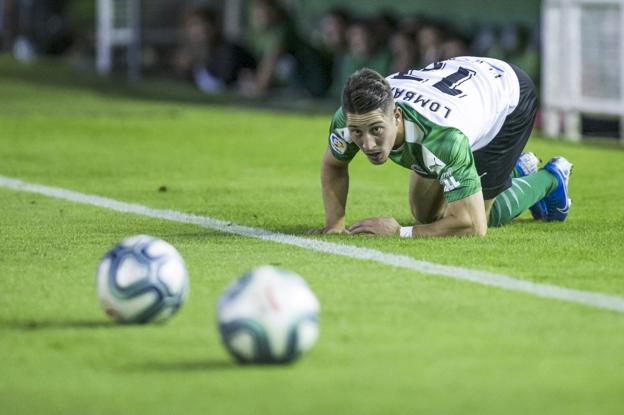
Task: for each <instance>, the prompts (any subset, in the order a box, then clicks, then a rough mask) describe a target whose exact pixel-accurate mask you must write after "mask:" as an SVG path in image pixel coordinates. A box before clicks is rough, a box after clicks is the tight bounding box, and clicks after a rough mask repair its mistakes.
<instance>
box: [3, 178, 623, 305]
mask: <svg viewBox="0 0 624 415" xmlns="http://www.w3.org/2000/svg"><path fill="white" fill-rule="evenodd" d="M0 186H1V187H5V188H8V189H13V190H18V191H23V192H30V193H38V194H41V195H45V196H49V197H55V198H58V199H64V200H69V201H72V202H77V203H84V204H87V205H92V206H98V207H101V208H106V209H111V210H115V211H117V212H124V213H134V214H136V215H142V216H148V217H152V218H157V219H165V220H170V221H173V222H180V223H186V224H193V225H198V226H201V227H204V228H209V229H214V230H217V231H220V232H226V233H232V234H236V235H241V236H247V237H251V238H258V239H263V240H266V241H273V242H277V243H281V244H285V245H293V246H298V247H300V248H303V249H309V250H311V251H317V252H323V253H326V254H331V255H341V256H345V257H348V258H356V259H361V260H366V261H374V262H379V263H381V264H386V265H392V266H395V267H399V268H405V269H410V270H413V271H418V272H422V273H424V274H431V275H439V276H443V277H447V278H454V279H457V280H463V281H470V282H473V283H476V284H481V285H487V286H492V287H498V288H502V289H505V290H512V291H520V292H524V293H527V294H531V295H534V296H538V297H545V298H553V299H557V300H563V301H569V302H573V303H579V304H585V305H588V306H591V307H596V308H602V309H607V310H612V311H617V312H620V313H624V297H619V296H614V295H608V294H601V293H595V292H589V291H580V290H573V289H570V288H564V287H558V286H556V285H550V284H541V283H536V282H531V281H525V280H519V279H516V278H512V277H509V276H507V275H503V274H496V273H493V272H487V271H478V270H473V269H468V268H461V267H454V266H448V265H440V264H435V263H432V262H426V261H419V260H416V259H414V258H411V257H408V256H405V255H395V254H390V253H385V252H382V251H378V250H376V249H369V248H360V247H357V246H351V245H345V244H339V243H333V242H325V241H320V240H318V239H313V238H304V237H300V236H294V235H287V234H283V233H278V232H271V231H268V230H264V229H258V228H250V227H247V226H240V225H236V224H233V223H230V222H227V221H223V220H219V219H213V218H210V217H207V216H199V215H192V214H188V213H182V212H176V211H173V210H163V209H153V208H150V207H147V206H142V205H138V204H134V203H125V202H120V201H117V200H114V199H108V198H105V197H100V196H94V195H88V194H84V193H79V192H74V191H71V190H66V189H61V188H57V187H49V186H44V185H40V184H31V183H26V182H23V181H21V180H17V179H12V178H9V177H4V176H0Z"/></svg>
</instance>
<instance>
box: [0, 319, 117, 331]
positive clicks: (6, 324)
mask: <svg viewBox="0 0 624 415" xmlns="http://www.w3.org/2000/svg"><path fill="white" fill-rule="evenodd" d="M113 327H120V325H119V324H115V323H113V322H112V321H106V320H0V328H8V329H12V330H21V331H39V330H66V329H101V328H113Z"/></svg>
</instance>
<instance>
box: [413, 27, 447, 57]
mask: <svg viewBox="0 0 624 415" xmlns="http://www.w3.org/2000/svg"><path fill="white" fill-rule="evenodd" d="M443 40H444V34H443V28H442V26H441V25H439V24H436V23H425V24H424V25H423V26H422V27H421V29H420V31H419V32H418V48H419V50H420V65H419V66H420V67H425V66H427V65H429V64H430V63H432V62H437V61H439V60H441V58H442V42H443Z"/></svg>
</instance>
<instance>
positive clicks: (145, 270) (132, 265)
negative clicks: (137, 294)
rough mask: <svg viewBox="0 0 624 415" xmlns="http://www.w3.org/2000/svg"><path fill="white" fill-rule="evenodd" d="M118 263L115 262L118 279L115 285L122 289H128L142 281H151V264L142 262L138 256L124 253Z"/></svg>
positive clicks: (116, 278) (115, 279)
mask: <svg viewBox="0 0 624 415" xmlns="http://www.w3.org/2000/svg"><path fill="white" fill-rule="evenodd" d="M124 254H125V255H123V256H121V257H120V258H119V260H118V261H115V266H116V270H115V271H114V272H115V273H116V277H115V278H114V283H115V284H116V285H117V286H118V287H119V288H120V289H121V290H123V289H126V288H128V287H130V286H132V285H134V284H136V283H138V282H139V281H141V280H147V279H149V275H150V266H149V262H147V261H141V258H140V257H139V256H137V255H133V254H128V253H124Z"/></svg>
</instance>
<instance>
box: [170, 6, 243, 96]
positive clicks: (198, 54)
mask: <svg viewBox="0 0 624 415" xmlns="http://www.w3.org/2000/svg"><path fill="white" fill-rule="evenodd" d="M181 32H182V33H181V43H180V47H179V49H178V50H177V51H176V52H175V55H174V61H173V66H174V69H175V72H176V73H177V74H178V75H179V76H183V77H187V78H190V79H192V80H193V81H194V82H195V84H196V85H197V87H198V88H199V89H200V90H201V91H203V92H206V93H215V92H219V91H221V90H223V89H224V88H226V87H228V86H232V85H234V84H235V82H236V81H237V80H238V79H239V77H240V75H241V73H243V71H245V70H251V69H253V68H254V67H255V63H254V60H253V58H252V56H251V55H250V54H249V53H248V52H247V51H246V50H245V49H243V48H242V47H241V46H239V45H237V44H235V43H232V42H229V41H227V40H226V39H225V38H224V37H223V33H222V30H221V27H220V25H219V20H218V18H217V15H216V13H215V11H214V10H212V9H190V10H188V11H186V12H185V13H184V15H183V18H182V31H181Z"/></svg>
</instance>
